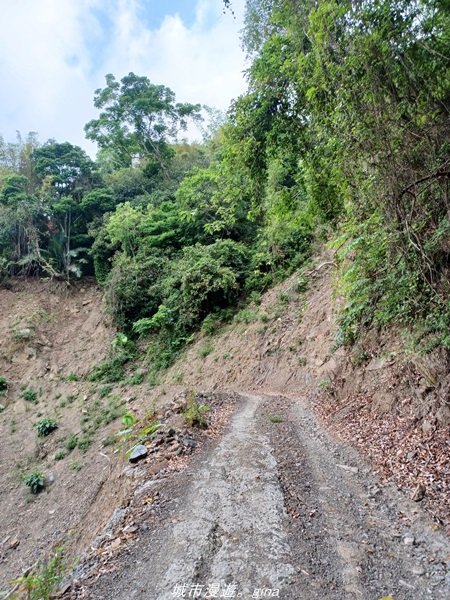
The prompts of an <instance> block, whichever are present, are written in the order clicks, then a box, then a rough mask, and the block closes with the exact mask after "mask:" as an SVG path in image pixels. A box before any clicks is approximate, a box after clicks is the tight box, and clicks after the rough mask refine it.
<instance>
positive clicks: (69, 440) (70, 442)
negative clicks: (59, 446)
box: [64, 433, 78, 452]
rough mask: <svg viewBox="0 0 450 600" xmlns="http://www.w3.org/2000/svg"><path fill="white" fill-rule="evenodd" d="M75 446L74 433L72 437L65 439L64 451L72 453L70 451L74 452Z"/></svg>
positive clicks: (76, 440) (75, 438) (76, 439)
mask: <svg viewBox="0 0 450 600" xmlns="http://www.w3.org/2000/svg"><path fill="white" fill-rule="evenodd" d="M77 445H78V436H77V435H76V433H72V435H71V436H69V437H68V438H67V440H66V441H65V444H64V446H65V448H66V450H68V451H69V452H72V450H74V449H75V448H76V447H77Z"/></svg>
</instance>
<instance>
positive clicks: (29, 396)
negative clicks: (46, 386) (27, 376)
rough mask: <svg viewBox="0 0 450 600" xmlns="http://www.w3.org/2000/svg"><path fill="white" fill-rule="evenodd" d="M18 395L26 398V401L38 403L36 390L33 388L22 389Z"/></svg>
mask: <svg viewBox="0 0 450 600" xmlns="http://www.w3.org/2000/svg"><path fill="white" fill-rule="evenodd" d="M20 397H21V398H23V399H24V400H26V401H27V402H31V403H32V404H37V403H38V395H37V392H36V391H35V390H32V389H31V388H28V389H26V390H23V392H22V393H21V394H20Z"/></svg>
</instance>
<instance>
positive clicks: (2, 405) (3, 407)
mask: <svg viewBox="0 0 450 600" xmlns="http://www.w3.org/2000/svg"><path fill="white" fill-rule="evenodd" d="M5 408H6V406H5V405H4V404H0V413H1V412H3V411H4V410H5Z"/></svg>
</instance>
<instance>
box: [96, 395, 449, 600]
mask: <svg viewBox="0 0 450 600" xmlns="http://www.w3.org/2000/svg"><path fill="white" fill-rule="evenodd" d="M157 485H159V486H160V489H161V492H160V493H161V494H162V495H163V496H164V497H165V498H167V502H166V508H165V509H164V512H163V513H162V514H161V516H160V519H159V521H158V523H157V524H156V525H154V526H153V527H148V528H146V529H144V530H143V531H141V532H140V535H139V537H138V538H137V539H136V540H135V542H134V544H133V546H132V547H131V548H130V551H129V552H128V553H127V554H124V555H123V556H122V557H121V563H120V568H119V569H118V570H117V571H115V572H113V573H110V574H108V575H105V576H103V577H101V578H100V579H99V580H98V581H97V582H96V583H95V584H93V586H92V587H91V588H90V592H91V597H92V598H95V599H96V600H97V599H98V600H100V599H105V600H106V599H108V600H115V599H117V600H130V599H139V600H140V599H142V600H143V599H146V600H172V599H173V598H176V597H179V598H225V597H228V598H243V599H248V598H258V597H279V598H283V599H284V600H341V599H342V600H346V599H349V600H350V599H352V600H353V599H358V598H359V599H361V600H379V599H380V598H383V597H392V598H393V599H394V600H410V599H412V598H414V600H422V599H423V600H425V599H432V600H439V599H441V598H442V599H444V598H448V597H450V587H449V582H448V579H446V570H445V560H446V559H448V557H449V553H450V544H449V542H448V540H447V539H446V538H445V537H444V536H443V534H441V533H440V532H439V531H433V529H432V527H431V523H430V522H429V521H428V520H427V518H426V516H425V515H424V514H423V513H422V511H421V510H420V509H419V510H418V509H416V505H414V503H412V502H409V501H407V500H405V499H404V497H403V496H402V495H401V494H400V493H399V492H398V491H397V490H391V489H388V488H382V486H380V485H379V484H378V483H377V479H376V477H375V475H374V474H373V473H372V472H371V470H370V469H369V468H368V467H367V465H366V464H365V463H364V462H363V461H362V460H361V459H360V458H359V457H358V455H357V454H356V453H355V452H354V451H352V450H351V449H349V448H348V447H345V446H343V445H341V444H339V443H337V442H336V441H335V440H333V439H331V438H330V437H329V436H328V435H327V433H326V432H325V431H324V430H323V429H322V428H321V427H320V425H319V424H318V423H317V421H316V419H315V418H314V416H313V415H312V413H311V412H310V411H309V410H308V408H307V406H306V405H305V404H304V403H303V402H302V401H300V400H295V401H292V400H287V399H284V398H280V397H277V396H274V397H268V396H265V397H260V396H254V395H244V394H243V395H241V400H240V402H239V404H238V407H237V410H236V412H235V414H234V416H233V418H232V420H231V422H230V425H229V427H228V429H227V430H226V432H225V434H224V435H223V436H222V438H221V439H220V440H219V441H217V442H216V443H215V444H210V445H209V446H207V447H205V448H204V450H201V451H200V452H199V453H198V454H197V455H194V457H193V458H192V461H191V463H190V465H189V467H188V469H186V470H184V471H180V472H179V473H175V474H173V475H172V476H171V477H170V481H169V479H167V480H162V481H161V482H158V484H157Z"/></svg>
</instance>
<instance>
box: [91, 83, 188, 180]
mask: <svg viewBox="0 0 450 600" xmlns="http://www.w3.org/2000/svg"><path fill="white" fill-rule="evenodd" d="M94 105H95V107H96V108H98V109H100V110H101V111H102V112H101V113H100V116H99V118H98V119H92V120H91V121H89V123H87V124H86V126H85V132H86V137H87V138H88V139H90V140H93V141H95V142H97V144H98V145H99V147H100V149H101V151H106V150H109V151H110V152H111V154H110V155H109V156H110V159H111V155H112V156H113V157H114V161H115V163H116V165H117V167H129V166H131V165H132V164H133V161H135V160H136V159H145V161H146V163H147V164H148V167H147V169H148V171H149V172H150V171H151V170H152V169H153V171H154V172H155V173H156V172H158V171H159V170H160V169H162V170H163V171H164V170H165V167H166V165H167V163H168V161H169V160H170V158H171V156H172V150H171V148H170V145H169V142H171V141H172V142H173V141H175V140H176V139H177V136H178V134H179V132H180V131H183V130H185V129H186V127H187V123H188V119H199V118H200V105H199V104H189V103H176V102H175V94H174V92H172V90H171V89H170V88H168V87H166V86H164V85H155V84H153V83H151V82H150V81H149V79H148V78H147V77H139V76H137V75H135V74H134V73H129V74H128V75H127V76H126V77H124V78H123V79H122V80H121V81H120V83H119V82H118V81H117V80H116V79H115V77H114V75H111V74H109V75H107V76H106V87H105V88H103V89H98V90H96V92H95V96H94Z"/></svg>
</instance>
